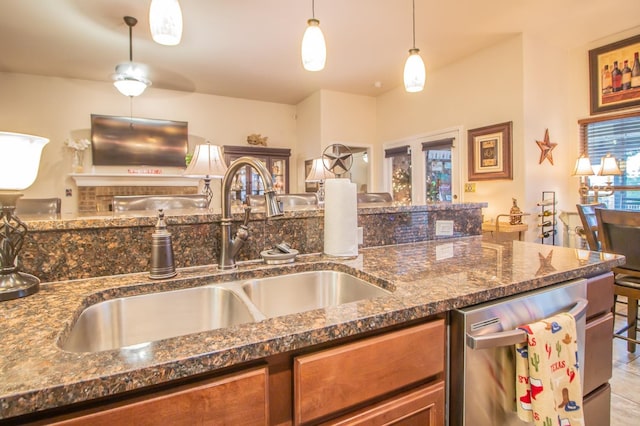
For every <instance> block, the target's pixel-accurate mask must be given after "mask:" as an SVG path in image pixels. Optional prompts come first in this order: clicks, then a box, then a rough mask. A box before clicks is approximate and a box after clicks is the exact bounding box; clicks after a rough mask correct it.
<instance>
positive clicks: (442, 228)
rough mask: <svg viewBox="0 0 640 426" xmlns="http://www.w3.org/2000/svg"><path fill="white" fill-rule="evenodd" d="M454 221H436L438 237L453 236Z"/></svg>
mask: <svg viewBox="0 0 640 426" xmlns="http://www.w3.org/2000/svg"><path fill="white" fill-rule="evenodd" d="M452 235H453V221H452V220H436V237H444V236H452Z"/></svg>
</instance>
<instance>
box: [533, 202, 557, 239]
mask: <svg viewBox="0 0 640 426" xmlns="http://www.w3.org/2000/svg"><path fill="white" fill-rule="evenodd" d="M538 206H539V207H540V213H538V219H539V220H538V229H539V230H540V232H539V233H538V238H540V242H541V243H542V244H549V243H550V244H552V245H555V244H556V233H557V232H558V231H557V230H556V224H557V223H556V193H555V191H542V199H541V200H540V201H539V202H538Z"/></svg>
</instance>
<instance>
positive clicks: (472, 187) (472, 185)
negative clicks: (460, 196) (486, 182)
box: [464, 183, 476, 192]
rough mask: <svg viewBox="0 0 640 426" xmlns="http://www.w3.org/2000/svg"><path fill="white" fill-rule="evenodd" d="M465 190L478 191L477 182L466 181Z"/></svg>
mask: <svg viewBox="0 0 640 426" xmlns="http://www.w3.org/2000/svg"><path fill="white" fill-rule="evenodd" d="M464 192H476V184H475V183H465V184H464Z"/></svg>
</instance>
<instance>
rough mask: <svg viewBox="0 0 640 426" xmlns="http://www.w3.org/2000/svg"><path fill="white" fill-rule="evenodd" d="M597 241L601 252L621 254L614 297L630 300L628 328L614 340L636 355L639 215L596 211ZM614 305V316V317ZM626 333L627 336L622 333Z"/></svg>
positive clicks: (616, 272)
mask: <svg viewBox="0 0 640 426" xmlns="http://www.w3.org/2000/svg"><path fill="white" fill-rule="evenodd" d="M595 215H596V220H597V222H598V238H599V239H600V244H601V247H602V251H604V252H607V253H616V254H622V255H624V256H625V258H626V262H625V264H624V265H622V266H620V267H616V268H613V272H614V273H615V281H614V287H613V288H614V295H615V297H616V299H617V297H618V296H625V297H626V298H627V303H628V305H627V324H626V326H625V327H623V328H622V329H620V330H618V331H614V333H613V336H614V337H617V338H620V339H624V340H626V341H627V351H629V352H635V350H636V344H638V343H640V341H638V337H637V335H636V332H637V328H638V299H640V211H632V210H613V209H601V208H596V209H595ZM615 309H616V308H615V305H614V313H615ZM625 331H626V332H627V335H626V336H625V335H624V334H623V333H624V332H625Z"/></svg>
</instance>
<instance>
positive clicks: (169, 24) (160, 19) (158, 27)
mask: <svg viewBox="0 0 640 426" xmlns="http://www.w3.org/2000/svg"><path fill="white" fill-rule="evenodd" d="M149 27H150V29H151V37H153V41H155V42H156V43H159V44H164V45H165V46H175V45H177V44H180V39H181V38H182V10H181V9H180V3H178V0H151V6H149Z"/></svg>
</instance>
